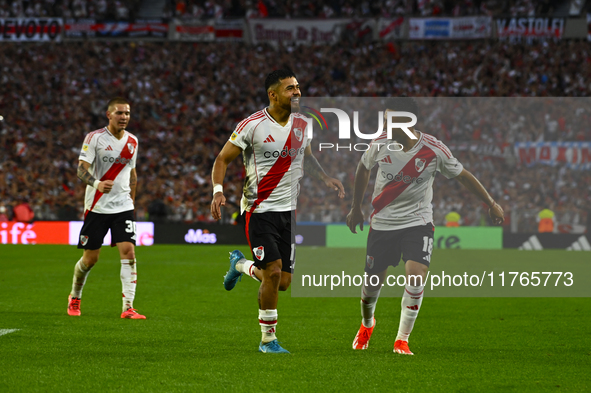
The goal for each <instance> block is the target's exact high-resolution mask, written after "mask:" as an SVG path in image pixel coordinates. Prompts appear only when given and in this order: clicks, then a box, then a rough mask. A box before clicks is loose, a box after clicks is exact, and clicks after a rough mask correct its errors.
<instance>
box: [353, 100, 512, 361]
mask: <svg viewBox="0 0 591 393" xmlns="http://www.w3.org/2000/svg"><path fill="white" fill-rule="evenodd" d="M394 106H395V107H394V108H393V109H392V110H395V111H405V112H411V113H414V114H416V113H417V105H416V103H415V101H414V100H413V99H411V98H399V99H396V100H394ZM406 121H408V119H407V118H402V117H401V118H394V120H393V122H398V123H404V122H406ZM408 132H409V134H411V135H408V134H406V133H405V132H404V131H403V130H402V129H394V130H393V132H392V140H388V138H387V135H386V134H385V133H384V134H383V135H381V136H380V137H378V138H376V139H374V140H373V141H372V143H371V145H370V147H369V149H368V150H367V151H366V152H365V153H364V154H363V156H362V157H361V161H360V162H359V165H358V166H357V172H356V174H355V191H354V195H353V202H352V206H351V211H350V212H349V214H348V216H347V225H348V226H349V228H350V229H351V232H353V233H357V232H356V227H357V225H360V228H361V230H363V221H364V216H363V213H362V211H361V204H362V202H363V195H364V194H365V190H366V188H367V185H368V181H369V176H370V172H371V169H372V168H373V167H374V166H375V165H378V171H377V174H376V180H375V188H374V192H373V196H372V202H371V204H372V207H373V212H372V214H371V217H370V230H369V236H368V239H367V255H366V265H365V272H366V273H367V275H368V276H373V275H375V276H378V278H379V280H378V284H377V285H375V286H373V285H371V284H370V282H371V280H368V285H367V286H365V285H364V286H363V288H362V292H361V315H362V323H361V328H360V329H359V331H358V332H357V335H356V336H355V340H354V341H353V349H366V348H367V347H368V345H369V339H370V337H371V334H372V332H373V329H374V326H375V318H374V311H375V307H376V302H377V300H378V297H379V295H380V289H381V287H382V283H383V282H384V279H385V277H386V274H387V270H388V267H389V266H397V265H398V263H399V262H400V258H401V257H402V260H403V261H404V262H405V270H406V276H407V282H406V287H405V289H404V294H403V296H402V311H401V316H400V325H399V328H398V335H397V337H396V340H395V342H394V352H396V353H400V354H406V355H412V354H413V353H412V352H411V351H410V349H409V348H408V337H409V335H410V333H411V331H412V328H413V326H414V323H415V320H416V318H417V315H418V313H419V309H420V307H421V303H422V300H423V289H424V280H425V277H426V274H427V270H428V268H429V264H430V262H431V251H432V250H433V232H434V230H435V228H434V226H433V211H432V207H431V200H432V199H433V181H434V179H435V174H436V173H437V172H441V173H442V174H443V175H444V176H445V177H446V178H448V179H451V178H455V179H457V180H458V181H459V182H460V183H461V184H462V185H464V186H465V187H466V188H467V189H468V190H470V191H471V192H472V193H473V194H474V195H476V196H478V197H479V198H480V199H481V200H482V201H483V202H484V203H486V204H487V205H488V206H489V207H490V209H489V215H490V217H491V218H492V219H493V222H494V223H495V224H501V223H502V222H503V221H504V215H503V209H502V208H501V207H500V206H499V205H498V204H497V203H496V202H495V201H494V199H493V198H492V197H491V196H490V195H489V194H488V192H487V191H486V189H485V188H484V187H483V186H482V184H481V183H480V182H479V181H478V180H477V179H476V178H475V177H474V176H473V175H472V174H471V173H470V172H468V171H467V170H466V169H464V167H463V166H462V164H461V163H460V162H459V161H458V160H457V159H456V158H455V157H454V156H453V155H452V154H451V152H450V151H449V149H448V148H447V147H446V146H445V145H444V144H443V143H442V142H440V141H438V140H437V139H436V138H435V137H433V136H431V135H428V134H425V133H423V132H419V131H417V130H415V129H414V128H412V127H411V128H409V129H408ZM411 136H414V138H412V137H411ZM389 144H395V145H390V146H393V147H390V148H387V147H386V145H389ZM392 150H397V151H392ZM419 276H420V277H422V279H420V278H419Z"/></svg>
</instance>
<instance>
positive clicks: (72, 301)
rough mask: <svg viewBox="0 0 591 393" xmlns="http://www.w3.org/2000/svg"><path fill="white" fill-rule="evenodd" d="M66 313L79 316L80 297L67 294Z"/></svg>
mask: <svg viewBox="0 0 591 393" xmlns="http://www.w3.org/2000/svg"><path fill="white" fill-rule="evenodd" d="M68 315H71V316H73V317H79V316H80V298H77V297H72V295H69V296H68Z"/></svg>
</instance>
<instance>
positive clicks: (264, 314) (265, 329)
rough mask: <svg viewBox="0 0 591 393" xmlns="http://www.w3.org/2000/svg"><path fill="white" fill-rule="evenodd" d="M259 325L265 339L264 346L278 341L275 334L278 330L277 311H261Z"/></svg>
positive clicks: (263, 340) (263, 339)
mask: <svg viewBox="0 0 591 393" xmlns="http://www.w3.org/2000/svg"><path fill="white" fill-rule="evenodd" d="M259 324H260V325H261V332H262V333H263V337H262V339H261V341H262V342H263V344H266V343H268V342H271V341H273V340H276V339H277V337H275V332H276V330H277V310H259Z"/></svg>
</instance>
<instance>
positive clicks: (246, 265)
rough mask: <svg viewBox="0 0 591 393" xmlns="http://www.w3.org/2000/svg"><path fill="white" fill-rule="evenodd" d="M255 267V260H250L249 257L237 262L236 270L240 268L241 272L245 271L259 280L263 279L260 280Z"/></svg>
mask: <svg viewBox="0 0 591 393" xmlns="http://www.w3.org/2000/svg"><path fill="white" fill-rule="evenodd" d="M255 269H257V268H256V267H255V266H254V262H253V261H249V260H248V259H242V260H240V261H239V262H237V263H236V270H238V271H239V272H240V273H244V274H246V275H248V276H250V277H252V278H254V279H255V280H257V281H258V282H261V280H259V279H258V277H257V276H256V275H255V274H254V271H255Z"/></svg>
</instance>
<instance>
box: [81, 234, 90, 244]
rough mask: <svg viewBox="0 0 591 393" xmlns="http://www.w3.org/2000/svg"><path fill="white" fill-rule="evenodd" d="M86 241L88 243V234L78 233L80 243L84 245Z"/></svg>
mask: <svg viewBox="0 0 591 393" xmlns="http://www.w3.org/2000/svg"><path fill="white" fill-rule="evenodd" d="M86 243H88V236H86V235H80V244H82V245H83V246H85V245H86Z"/></svg>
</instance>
